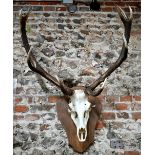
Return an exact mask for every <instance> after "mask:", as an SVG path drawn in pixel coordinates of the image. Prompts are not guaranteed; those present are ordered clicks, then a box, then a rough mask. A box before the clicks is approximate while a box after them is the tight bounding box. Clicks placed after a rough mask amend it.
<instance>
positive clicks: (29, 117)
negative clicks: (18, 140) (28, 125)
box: [25, 114, 40, 121]
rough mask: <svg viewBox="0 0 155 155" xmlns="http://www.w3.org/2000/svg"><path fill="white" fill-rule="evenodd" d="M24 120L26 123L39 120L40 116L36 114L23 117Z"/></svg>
mask: <svg viewBox="0 0 155 155" xmlns="http://www.w3.org/2000/svg"><path fill="white" fill-rule="evenodd" d="M25 119H26V120H27V121H35V120H39V119H40V115H38V114H28V115H26V116H25Z"/></svg>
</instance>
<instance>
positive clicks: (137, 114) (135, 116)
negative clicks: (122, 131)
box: [132, 112, 141, 120]
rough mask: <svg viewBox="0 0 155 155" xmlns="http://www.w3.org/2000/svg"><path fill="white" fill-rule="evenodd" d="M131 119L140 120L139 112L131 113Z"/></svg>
mask: <svg viewBox="0 0 155 155" xmlns="http://www.w3.org/2000/svg"><path fill="white" fill-rule="evenodd" d="M132 119H134V120H138V119H141V112H133V113H132Z"/></svg>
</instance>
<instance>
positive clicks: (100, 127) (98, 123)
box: [95, 120, 106, 129]
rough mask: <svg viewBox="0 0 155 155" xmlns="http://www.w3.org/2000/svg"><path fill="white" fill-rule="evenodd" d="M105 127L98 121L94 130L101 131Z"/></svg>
mask: <svg viewBox="0 0 155 155" xmlns="http://www.w3.org/2000/svg"><path fill="white" fill-rule="evenodd" d="M105 126H106V125H105V124H104V123H103V122H102V121H100V120H99V121H98V122H97V124H96V127H95V129H102V128H104V127H105Z"/></svg>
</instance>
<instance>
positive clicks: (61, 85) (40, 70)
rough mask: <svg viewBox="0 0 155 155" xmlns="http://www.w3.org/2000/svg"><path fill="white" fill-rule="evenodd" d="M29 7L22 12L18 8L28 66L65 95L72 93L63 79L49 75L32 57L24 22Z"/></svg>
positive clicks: (28, 12)
mask: <svg viewBox="0 0 155 155" xmlns="http://www.w3.org/2000/svg"><path fill="white" fill-rule="evenodd" d="M30 11H31V8H30V7H29V8H28V11H26V12H23V10H20V13H19V15H20V30H21V38H22V42H23V46H24V48H25V50H26V53H27V54H28V57H27V63H28V66H29V68H30V69H31V70H32V71H34V72H36V73H38V74H40V75H41V76H43V77H44V78H45V79H47V80H48V81H50V82H52V83H53V84H54V85H56V86H57V87H59V88H60V89H61V91H62V92H63V93H64V94H65V95H72V93H73V90H72V89H71V88H69V87H67V86H66V85H65V84H64V83H63V81H60V80H59V79H57V78H55V77H53V76H51V75H50V74H49V73H47V72H46V71H45V70H44V69H43V68H42V67H41V66H40V65H39V63H38V62H37V61H36V58H35V57H34V55H33V53H32V48H31V47H30V45H29V42H28V39H27V34H26V22H27V19H28V17H29V14H30Z"/></svg>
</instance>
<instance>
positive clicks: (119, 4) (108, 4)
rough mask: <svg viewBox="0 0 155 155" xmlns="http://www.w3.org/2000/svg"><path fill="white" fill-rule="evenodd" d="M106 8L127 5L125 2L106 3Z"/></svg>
mask: <svg viewBox="0 0 155 155" xmlns="http://www.w3.org/2000/svg"><path fill="white" fill-rule="evenodd" d="M104 4H105V5H106V6H115V5H118V6H125V3H124V2H105V3H104Z"/></svg>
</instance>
